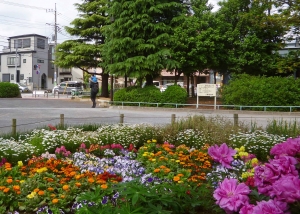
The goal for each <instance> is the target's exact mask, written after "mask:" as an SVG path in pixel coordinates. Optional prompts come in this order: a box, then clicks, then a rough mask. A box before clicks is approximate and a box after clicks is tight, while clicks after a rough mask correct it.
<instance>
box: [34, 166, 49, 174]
mask: <svg viewBox="0 0 300 214" xmlns="http://www.w3.org/2000/svg"><path fill="white" fill-rule="evenodd" d="M46 171H48V169H47V167H42V168H40V169H37V170H36V172H38V173H42V172H46Z"/></svg>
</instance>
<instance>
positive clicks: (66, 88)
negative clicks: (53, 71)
mask: <svg viewBox="0 0 300 214" xmlns="http://www.w3.org/2000/svg"><path fill="white" fill-rule="evenodd" d="M72 90H76V91H83V84H82V82H78V81H66V82H61V83H60V84H59V85H57V86H55V87H54V88H53V89H52V93H59V94H70V93H71V91H72Z"/></svg>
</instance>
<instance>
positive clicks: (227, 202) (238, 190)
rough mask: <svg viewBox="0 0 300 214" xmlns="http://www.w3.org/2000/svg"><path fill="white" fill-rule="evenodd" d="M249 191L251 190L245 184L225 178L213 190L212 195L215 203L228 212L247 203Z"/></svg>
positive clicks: (234, 210) (236, 210)
mask: <svg viewBox="0 0 300 214" xmlns="http://www.w3.org/2000/svg"><path fill="white" fill-rule="evenodd" d="M250 192H251V190H250V189H249V187H248V186H247V185H246V184H244V183H240V184H238V180H237V179H233V178H231V179H228V178H225V179H224V180H223V182H221V183H220V185H219V187H218V188H217V189H216V190H215V191H214V194H213V196H214V198H215V199H216V200H217V202H216V203H217V204H218V205H219V206H220V207H221V208H222V209H224V210H225V211H226V212H228V213H229V212H238V211H239V209H240V208H241V207H242V206H244V205H245V204H248V203H249V197H248V194H249V193H250Z"/></svg>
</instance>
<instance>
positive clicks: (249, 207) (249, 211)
mask: <svg viewBox="0 0 300 214" xmlns="http://www.w3.org/2000/svg"><path fill="white" fill-rule="evenodd" d="M253 207H254V205H253V204H245V205H244V206H243V207H242V208H241V210H240V212H239V214H253Z"/></svg>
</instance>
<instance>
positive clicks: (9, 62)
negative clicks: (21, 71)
mask: <svg viewBox="0 0 300 214" xmlns="http://www.w3.org/2000/svg"><path fill="white" fill-rule="evenodd" d="M15 60H16V57H7V65H15Z"/></svg>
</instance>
